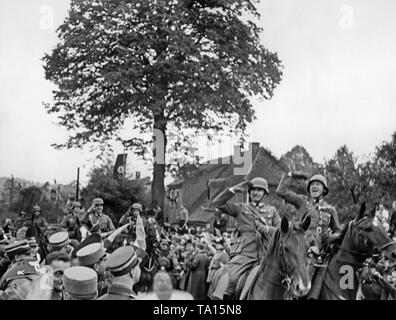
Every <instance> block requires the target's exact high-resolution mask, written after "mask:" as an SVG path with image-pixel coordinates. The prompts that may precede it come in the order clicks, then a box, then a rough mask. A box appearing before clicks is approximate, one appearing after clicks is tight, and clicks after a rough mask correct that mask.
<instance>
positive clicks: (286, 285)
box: [279, 241, 293, 292]
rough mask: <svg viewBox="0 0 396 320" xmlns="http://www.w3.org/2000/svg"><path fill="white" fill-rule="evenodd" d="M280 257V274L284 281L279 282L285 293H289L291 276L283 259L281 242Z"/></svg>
mask: <svg viewBox="0 0 396 320" xmlns="http://www.w3.org/2000/svg"><path fill="white" fill-rule="evenodd" d="M279 250H280V257H281V272H282V276H284V279H283V280H282V282H281V285H282V286H283V287H284V288H285V289H286V292H290V289H291V284H292V283H293V274H291V275H290V273H291V270H290V269H289V267H288V265H287V263H286V259H285V250H284V249H283V242H282V241H281V242H280V243H279Z"/></svg>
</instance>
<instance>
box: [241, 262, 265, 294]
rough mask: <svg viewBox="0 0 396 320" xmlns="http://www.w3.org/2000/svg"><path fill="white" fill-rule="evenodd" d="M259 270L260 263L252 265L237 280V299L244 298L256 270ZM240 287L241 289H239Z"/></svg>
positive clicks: (252, 281) (255, 275)
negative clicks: (238, 293)
mask: <svg viewBox="0 0 396 320" xmlns="http://www.w3.org/2000/svg"><path fill="white" fill-rule="evenodd" d="M259 270H260V264H258V265H256V266H254V267H253V268H252V269H251V270H250V271H248V272H246V273H245V274H244V275H243V277H242V278H241V280H240V281H239V282H238V287H239V288H237V292H241V291H242V292H241V294H240V296H239V300H246V299H247V297H248V294H249V292H250V289H251V288H252V286H253V283H254V282H255V280H256V277H257V274H258V271H259ZM241 288H242V290H240V289H241Z"/></svg>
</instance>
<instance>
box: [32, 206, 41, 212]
mask: <svg viewBox="0 0 396 320" xmlns="http://www.w3.org/2000/svg"><path fill="white" fill-rule="evenodd" d="M33 211H41V208H40V206H34V207H33Z"/></svg>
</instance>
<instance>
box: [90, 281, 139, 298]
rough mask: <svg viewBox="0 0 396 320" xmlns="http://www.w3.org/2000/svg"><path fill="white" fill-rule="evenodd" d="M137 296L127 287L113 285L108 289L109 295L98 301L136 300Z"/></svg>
mask: <svg viewBox="0 0 396 320" xmlns="http://www.w3.org/2000/svg"><path fill="white" fill-rule="evenodd" d="M135 299H136V295H135V293H134V292H133V291H132V289H129V288H127V287H125V286H121V285H117V284H113V285H112V286H110V288H109V289H108V291H107V293H106V294H104V295H103V296H101V297H100V298H98V299H97V300H135Z"/></svg>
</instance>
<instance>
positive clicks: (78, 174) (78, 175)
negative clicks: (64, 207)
mask: <svg viewBox="0 0 396 320" xmlns="http://www.w3.org/2000/svg"><path fill="white" fill-rule="evenodd" d="M79 188H80V167H78V168H77V188H76V201H78V190H79Z"/></svg>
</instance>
